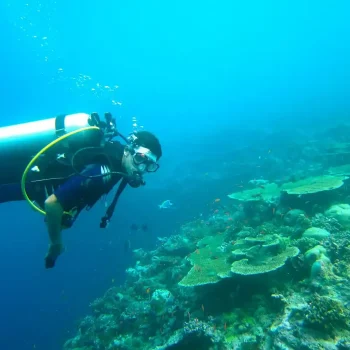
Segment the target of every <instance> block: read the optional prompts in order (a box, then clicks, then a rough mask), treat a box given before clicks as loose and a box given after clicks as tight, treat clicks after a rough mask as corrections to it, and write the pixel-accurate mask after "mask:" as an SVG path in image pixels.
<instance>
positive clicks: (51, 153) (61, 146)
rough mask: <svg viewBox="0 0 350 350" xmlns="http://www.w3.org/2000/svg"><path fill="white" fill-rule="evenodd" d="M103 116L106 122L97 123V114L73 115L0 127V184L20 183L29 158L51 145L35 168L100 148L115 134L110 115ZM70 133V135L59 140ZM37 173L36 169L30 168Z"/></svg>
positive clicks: (98, 121) (113, 122)
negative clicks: (72, 134)
mask: <svg viewBox="0 0 350 350" xmlns="http://www.w3.org/2000/svg"><path fill="white" fill-rule="evenodd" d="M105 117H106V122H101V121H100V118H99V116H98V114H97V113H92V114H86V113H76V114H69V115H59V116H57V117H54V118H49V119H44V120H39V121H35V122H29V123H23V124H17V125H11V126H5V127H2V128H0V160H1V162H2V167H3V171H1V172H0V184H6V183H11V182H18V181H20V180H21V177H22V174H23V171H24V170H25V167H26V166H27V165H28V163H29V162H30V161H31V160H32V159H33V157H34V156H35V155H36V154H37V153H38V152H39V151H40V150H42V149H44V148H45V147H47V146H48V145H50V144H52V143H54V145H52V147H49V148H47V150H46V151H45V152H44V153H43V154H42V155H41V156H40V157H39V159H38V161H37V162H36V163H35V165H37V166H38V164H41V165H43V164H46V163H48V161H49V160H50V161H52V160H59V161H62V162H64V161H68V159H64V158H65V155H66V154H69V153H70V154H72V153H73V152H75V151H76V150H78V149H80V148H84V147H100V146H101V144H102V143H103V142H104V141H105V139H106V138H108V137H113V136H114V135H115V133H116V127H115V120H113V119H112V116H111V114H110V113H106V114H105ZM74 132H76V134H75V135H74V136H72V137H69V138H66V139H65V140H60V138H62V137H64V135H67V134H69V133H74ZM55 141H57V143H55ZM58 141H60V142H58ZM38 170H40V169H39V168H38V167H36V169H33V171H38Z"/></svg>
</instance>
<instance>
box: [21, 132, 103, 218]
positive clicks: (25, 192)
mask: <svg viewBox="0 0 350 350" xmlns="http://www.w3.org/2000/svg"><path fill="white" fill-rule="evenodd" d="M87 130H98V131H100V128H98V127H97V126H88V127H85V128H81V129H78V130H74V131H71V132H69V133H68V134H65V135H63V136H60V137H59V138H58V139H56V140H54V141H52V142H50V143H49V144H48V145H46V146H45V147H44V148H43V149H42V150H41V151H40V152H38V153H37V154H36V155H35V156H34V158H33V159H32V160H31V161H30V162H29V164H28V165H27V167H26V168H25V170H24V172H23V175H22V180H21V189H22V193H23V196H24V198H25V200H26V201H27V202H28V203H29V204H30V206H31V207H32V208H34V209H35V210H36V211H38V212H39V213H40V214H43V215H46V212H45V211H44V210H42V209H41V208H39V207H38V206H37V205H35V203H34V202H32V201H31V200H30V198H29V197H28V194H27V191H26V179H27V175H28V172H29V171H30V169H31V168H32V167H33V164H34V163H35V162H36V160H37V159H38V158H39V157H40V156H41V155H42V154H44V153H45V152H46V151H47V150H48V149H50V148H51V147H53V146H55V145H57V144H58V143H59V142H61V141H63V140H65V139H67V138H68V137H71V136H73V135H76V134H78V133H80V132H83V131H87ZM64 214H68V215H71V213H69V212H68V213H67V212H64Z"/></svg>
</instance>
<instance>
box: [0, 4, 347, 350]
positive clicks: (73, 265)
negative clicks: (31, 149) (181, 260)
mask: <svg viewBox="0 0 350 350" xmlns="http://www.w3.org/2000/svg"><path fill="white" fill-rule="evenodd" d="M348 11H349V5H348V2H346V1H337V2H336V3H332V4H331V5H330V3H329V2H326V1H321V2H320V1H317V2H316V1H285V2H280V1H264V2H260V1H249V2H233V1H219V2H214V1H201V2H192V3H191V2H188V1H182V0H180V1H177V2H175V3H168V2H164V1H148V2H142V1H133V2H120V1H100V2H91V3H87V2H82V1H75V2H71V1H59V2H58V1H53V0H47V1H45V2H43V1H42V2H40V1H31V0H29V1H14V2H7V1H3V2H2V3H1V4H0V16H1V21H0V30H1V34H2V35H1V48H0V50H1V58H0V60H1V61H0V62H1V65H0V78H1V83H2V91H1V107H2V110H1V112H2V116H1V119H0V126H5V125H10V124H14V123H22V122H27V121H33V120H38V119H45V118H48V117H52V116H54V115H57V114H59V113H75V112H87V113H89V112H92V111H98V112H100V113H103V112H104V111H110V112H112V113H113V115H114V116H116V117H117V121H118V125H119V128H120V130H122V131H123V132H125V133H128V132H129V131H131V130H132V127H133V126H132V125H133V120H132V117H133V116H136V118H137V121H138V124H140V125H143V126H144V128H145V129H147V130H150V131H152V132H154V133H155V134H156V135H158V137H159V139H160V141H161V143H162V146H163V154H164V156H163V158H162V160H161V168H160V170H159V172H158V173H157V174H155V175H154V176H149V179H147V180H148V184H147V186H146V187H145V188H142V189H138V190H133V189H128V190H127V192H126V193H125V194H123V196H122V198H121V200H120V203H119V204H118V208H117V211H116V214H115V216H114V218H113V222H112V223H111V226H110V227H109V228H108V230H100V228H99V220H100V217H101V216H102V215H103V213H104V210H105V208H104V205H103V203H102V202H101V203H99V204H98V205H97V206H96V207H94V210H93V212H92V213H91V215H90V213H83V214H82V216H81V217H80V218H79V221H78V222H77V224H76V225H75V227H74V228H73V229H71V230H69V231H67V232H65V233H64V239H65V242H66V244H67V252H66V253H65V254H64V255H63V256H62V257H61V258H60V261H59V262H58V264H57V266H56V267H55V269H53V270H50V271H47V270H45V269H44V266H43V258H44V255H45V252H46V249H47V243H48V242H47V234H46V231H45V226H44V223H43V220H42V217H40V215H38V214H36V213H34V212H33V211H32V210H31V209H30V208H29V206H28V205H27V204H25V203H10V204H5V205H2V206H1V211H0V217H1V220H2V226H1V233H2V241H1V243H2V244H1V250H2V254H0V268H1V271H0V272H1V273H0V276H1V292H0V293H1V294H0V309H1V313H0V315H1V316H0V326H1V331H0V346H1V348H2V349H14V350H17V349H21V350H23V349H33V348H35V349H45V350H47V349H52V350H56V349H61V348H62V344H63V342H64V341H65V340H66V339H67V338H69V337H70V336H71V335H72V333H73V334H74V333H75V328H74V326H75V324H76V322H77V321H78V320H79V318H81V317H83V316H84V315H85V314H86V313H87V312H88V306H89V303H90V302H91V301H92V300H93V299H94V298H96V297H98V296H100V295H101V294H103V293H104V291H105V290H106V289H107V288H108V287H109V286H111V285H112V284H113V283H114V284H118V283H121V282H122V281H123V279H124V270H125V268H126V267H127V266H128V265H129V264H130V262H131V257H130V255H128V254H125V252H124V250H123V242H124V240H125V239H126V238H128V239H130V240H131V245H132V247H133V248H137V247H145V248H150V247H152V245H154V244H156V238H157V236H164V235H169V234H170V233H171V232H173V231H174V230H176V228H177V227H179V225H180V224H181V223H182V222H184V221H185V220H188V219H191V218H192V217H194V216H196V215H198V213H202V212H205V211H206V210H208V208H207V206H206V203H207V201H208V200H210V199H212V198H221V197H223V196H224V195H226V194H227V186H228V185H229V184H230V182H232V178H233V177H234V176H235V175H237V174H230V173H229V170H228V171H227V170H225V169H227V167H226V168H225V164H227V163H229V162H230V160H231V159H232V157H234V156H235V150H236V149H237V148H238V147H242V146H245V145H248V144H249V142H254V140H256V139H257V138H259V136H260V135H261V134H264V135H266V133H269V132H271V133H272V132H275V131H277V132H287V133H288V134H292V133H293V132H296V130H297V129H298V130H299V131H300V130H301V131H302V132H303V133H304V134H305V135H307V134H312V133H314V132H315V131H317V130H319V129H322V128H323V127H326V126H329V125H332V123H334V121H335V120H346V119H347V118H348V113H349V112H348V111H349V108H350V105H349V104H350V102H349V101H350V100H349V98H348V91H349V74H350V70H349V64H348V62H349V58H350V57H349V56H350V54H349V42H348V40H347V38H348V37H349V29H350V25H349V21H348V18H347V17H348V16H347V13H348ZM1 171H6V164H2V165H1ZM164 199H172V200H173V201H174V203H176V207H177V208H176V210H173V211H169V212H159V210H158V206H157V205H158V204H159V203H161V202H162V201H163V200H164ZM132 223H136V224H142V223H147V224H148V225H149V231H148V232H147V233H144V232H142V231H141V232H139V231H137V232H132V233H131V232H130V230H129V226H130V225H131V224H132Z"/></svg>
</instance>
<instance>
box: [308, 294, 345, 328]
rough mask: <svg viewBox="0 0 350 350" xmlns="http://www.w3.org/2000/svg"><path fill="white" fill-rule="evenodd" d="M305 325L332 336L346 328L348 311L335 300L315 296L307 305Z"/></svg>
mask: <svg viewBox="0 0 350 350" xmlns="http://www.w3.org/2000/svg"><path fill="white" fill-rule="evenodd" d="M309 305H310V306H309V308H308V310H307V312H306V318H305V324H306V325H308V326H309V327H312V328H315V329H318V330H320V331H323V332H328V333H329V334H330V335H334V333H335V331H336V330H337V329H344V328H348V327H349V325H348V319H349V316H350V314H349V311H348V310H346V308H345V307H344V306H343V304H342V303H341V302H340V301H339V300H336V299H332V298H330V297H327V296H318V295H316V296H315V297H314V298H313V300H312V301H311V302H310V303H309Z"/></svg>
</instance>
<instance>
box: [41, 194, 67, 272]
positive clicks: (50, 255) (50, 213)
mask: <svg viewBox="0 0 350 350" xmlns="http://www.w3.org/2000/svg"><path fill="white" fill-rule="evenodd" d="M45 211H46V223H47V230H48V233H49V239H50V245H49V250H48V252H47V255H46V257H45V267H46V268H52V267H54V266H55V262H56V259H57V258H58V256H59V255H60V254H61V253H62V252H63V244H62V236H61V232H62V217H63V207H62V205H61V203H60V202H59V201H58V199H57V197H56V196H55V195H54V194H52V195H51V196H49V197H48V198H47V199H46V201H45Z"/></svg>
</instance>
